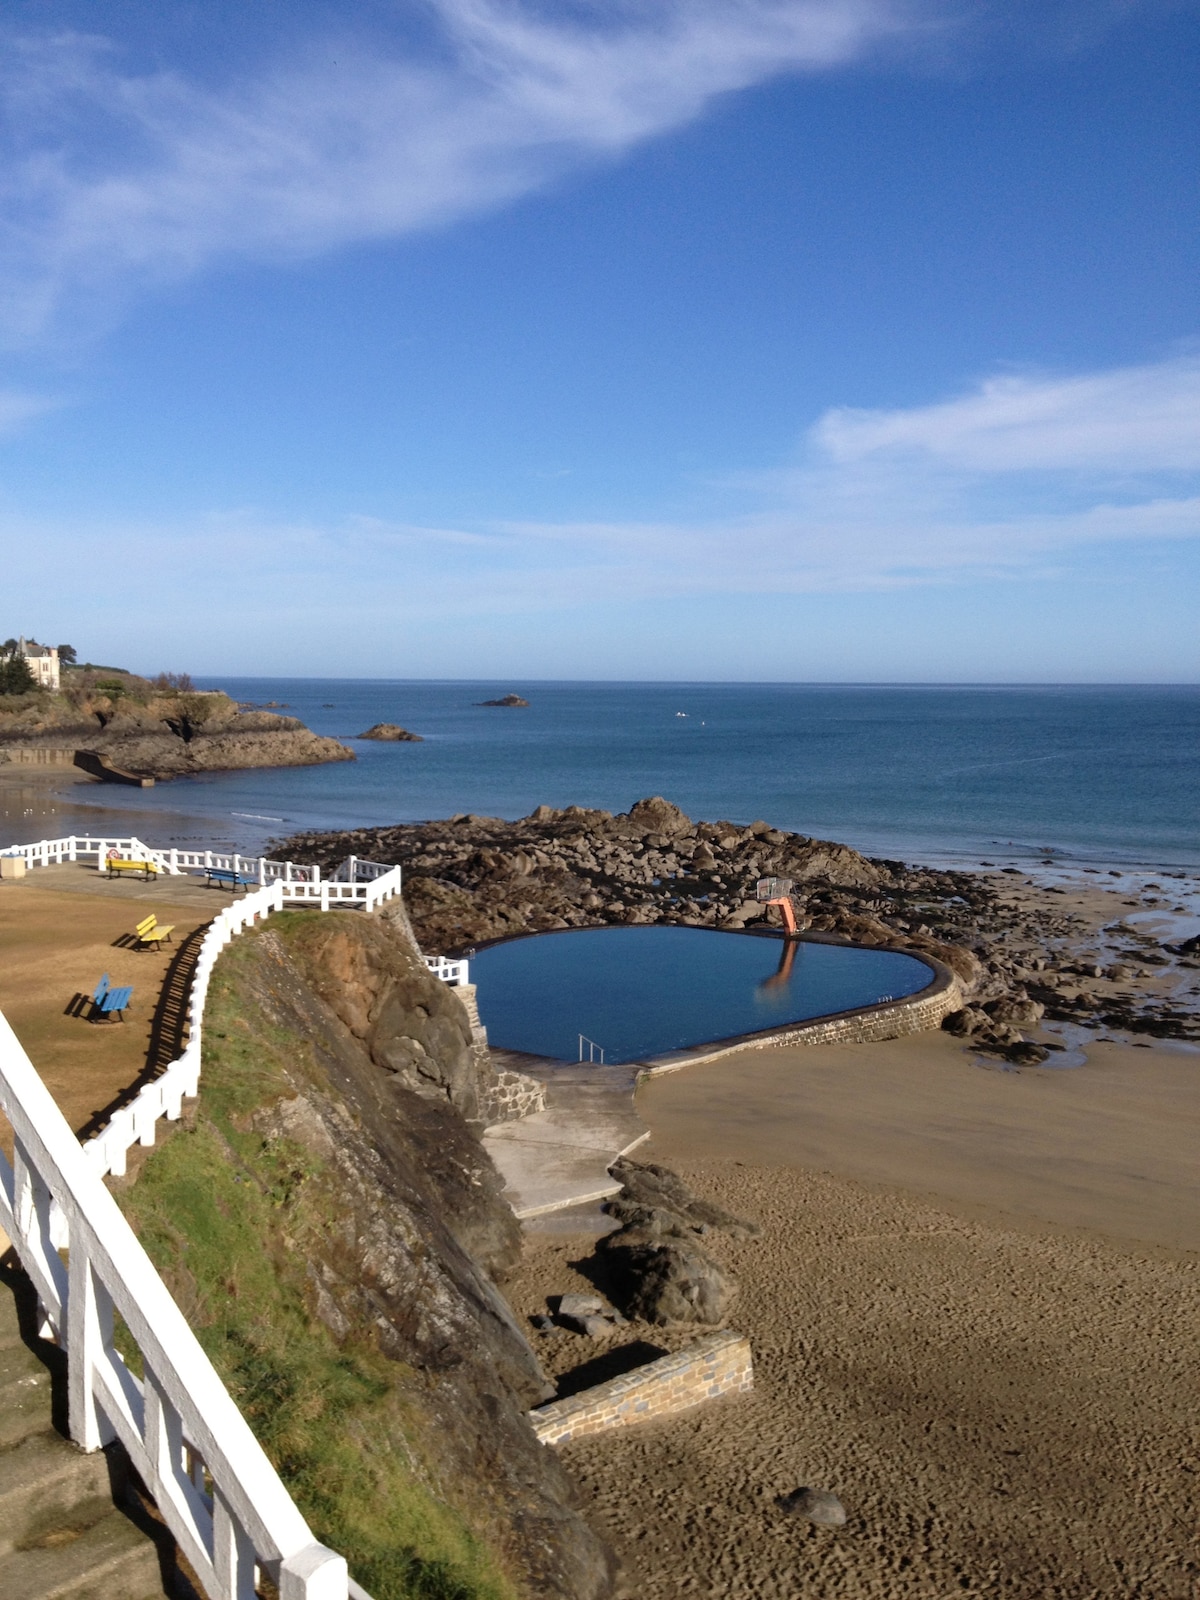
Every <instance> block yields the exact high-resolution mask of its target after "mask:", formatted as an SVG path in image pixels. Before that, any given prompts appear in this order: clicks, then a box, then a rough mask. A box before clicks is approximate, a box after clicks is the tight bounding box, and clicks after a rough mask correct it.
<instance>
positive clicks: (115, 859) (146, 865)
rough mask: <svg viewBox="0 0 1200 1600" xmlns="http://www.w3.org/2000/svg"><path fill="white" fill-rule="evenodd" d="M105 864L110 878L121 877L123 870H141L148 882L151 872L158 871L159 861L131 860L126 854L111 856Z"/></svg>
mask: <svg viewBox="0 0 1200 1600" xmlns="http://www.w3.org/2000/svg"><path fill="white" fill-rule="evenodd" d="M104 865H105V866H106V867H107V868H108V875H109V877H110V878H112V877H119V876H120V874H121V873H122V872H140V873H141V874H142V876H143V877H144V878H145V880H146V882H147V883H149V881H150V876H151V874H152V873H156V872H157V871H158V862H157V861H131V860H128V859H127V858H126V857H125V856H109V857H108V858H107V860H106V861H105V863H104Z"/></svg>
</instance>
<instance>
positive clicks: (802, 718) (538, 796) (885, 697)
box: [3, 677, 1200, 879]
mask: <svg viewBox="0 0 1200 1600" xmlns="http://www.w3.org/2000/svg"><path fill="white" fill-rule="evenodd" d="M197 686H198V687H204V688H214V689H215V688H220V689H224V690H226V691H227V692H228V693H229V694H231V695H232V696H234V697H235V698H236V699H237V700H239V701H242V702H244V703H246V704H250V705H254V706H264V705H271V706H272V707H273V708H275V709H279V710H281V711H284V712H286V713H287V714H290V715H292V716H296V717H299V718H301V719H302V721H304V722H305V723H306V724H307V725H308V726H309V727H310V728H312V729H314V730H315V731H316V732H318V733H324V734H332V735H334V736H336V737H337V738H339V739H343V740H345V741H346V742H347V743H348V744H349V745H350V746H351V748H352V749H353V750H354V752H355V756H356V760H355V761H353V762H345V763H337V764H334V765H329V766H320V767H301V768H275V769H266V770H256V771H249V772H232V773H212V774H206V775H204V776H200V777H196V778H187V779H180V780H176V781H174V782H171V783H162V784H159V785H157V786H156V787H155V788H153V789H148V790H134V789H118V788H115V787H113V788H109V787H107V786H104V787H101V786H96V787H91V786H87V787H84V786H75V787H74V788H73V789H63V790H62V791H61V792H60V793H59V794H58V795H57V796H55V797H54V798H53V799H50V800H49V801H48V805H49V807H50V811H49V813H47V804H46V803H42V802H39V803H38V805H37V806H30V807H29V808H27V810H26V815H25V816H21V815H18V814H17V813H18V812H20V810H21V807H20V806H19V805H17V804H15V802H14V801H12V800H10V801H9V802H8V814H7V815H6V816H5V817H4V818H3V822H4V829H5V833H6V835H7V836H8V839H7V842H12V843H16V842H23V838H22V829H24V832H25V833H28V834H29V836H30V837H31V838H33V837H44V836H47V835H48V834H53V833H66V832H77V833H82V832H85V831H89V832H90V831H125V830H128V831H132V832H136V833H138V834H139V835H140V836H141V837H144V838H145V839H147V840H148V841H149V842H151V843H155V844H163V845H169V844H180V845H182V844H192V843H194V842H196V841H207V842H209V843H211V844H212V845H213V846H214V847H216V846H218V845H223V846H230V845H232V846H236V847H237V848H239V849H241V850H243V851H244V852H246V853H247V854H258V853H260V852H261V851H262V850H263V849H264V848H265V847H266V845H267V843H268V841H269V840H271V839H276V838H280V837H283V836H285V835H287V834H290V833H295V832H300V831H308V830H312V829H326V828H350V827H357V826H369V825H376V824H387V823H396V822H413V821H419V820H423V819H428V818H434V817H448V816H451V815H454V814H456V813H464V812H473V813H476V814H479V815H485V816H495V817H506V818H515V817H520V816H524V815H527V814H528V813H529V812H530V811H532V810H533V809H534V808H535V807H536V806H538V805H543V804H545V805H551V806H555V807H561V806H568V805H582V806H597V807H603V808H604V809H606V810H609V811H625V810H627V809H628V808H629V807H630V806H631V805H632V804H633V803H634V801H636V800H638V799H640V798H641V797H642V796H645V795H652V794H659V795H663V796H665V797H666V798H667V799H669V800H672V801H674V802H675V804H676V805H679V806H681V807H682V808H683V810H684V811H686V812H687V813H688V814H689V815H690V816H692V817H693V818H705V819H709V820H716V819H718V818H728V819H729V820H731V821H734V822H738V823H743V824H744V823H749V822H752V821H755V820H758V819H760V818H761V819H762V820H764V821H766V822H768V823H770V824H772V825H773V826H775V827H778V828H785V829H789V830H796V831H799V832H802V833H805V834H811V835H815V836H817V837H821V838H827V839H837V840H840V841H843V842H844V843H846V844H850V845H852V846H854V847H855V848H856V849H858V850H861V851H864V852H866V853H867V854H869V855H875V856H884V857H888V858H892V859H899V860H904V861H909V862H924V863H927V864H930V865H950V864H961V865H969V866H975V865H977V864H979V863H980V862H987V863H991V864H995V865H997V866H1005V865H1018V866H1022V867H1027V866H1031V865H1035V864H1043V865H1045V864H1050V863H1056V864H1060V865H1062V866H1074V867H1076V868H1079V867H1084V868H1086V867H1088V866H1093V867H1097V868H1099V867H1110V866H1115V867H1117V868H1122V867H1135V868H1147V869H1152V870H1156V871H1164V872H1165V871H1168V870H1170V871H1174V872H1184V873H1186V874H1187V876H1188V877H1189V879H1190V878H1193V877H1194V876H1195V875H1196V873H1197V869H1200V687H1197V686H1119V685H1118V686H1082V687H1081V686H1075V685H1068V686H1064V685H1053V684H1051V685H1044V686H1020V687H1008V686H994V685H975V684H963V685H894V686H893V685H882V686H881V685H870V684H864V685H859V684H728V683H572V682H541V681H538V682H521V681H519V680H512V679H505V680H503V681H500V682H462V681H445V682H435V681H424V680H421V681H410V680H396V679H344V678H228V677H222V678H211V679H200V680H197ZM509 693H516V694H518V695H520V696H522V697H523V698H524V699H526V700H528V702H529V704H528V706H527V707H520V708H502V707H493V706H485V705H483V704H481V702H483V701H485V700H492V699H497V698H499V697H501V696H502V695H505V694H509ZM376 722H396V723H399V724H400V725H401V726H403V727H405V728H408V729H410V730H411V731H412V732H414V733H417V734H420V736H421V742H420V743H411V744H410V743H401V744H377V743H371V742H368V741H363V740H361V739H359V738H358V735H359V734H361V733H362V732H363V731H365V730H366V729H367V728H369V727H370V726H371V725H372V724H373V723H376Z"/></svg>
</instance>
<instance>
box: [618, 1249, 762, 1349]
mask: <svg viewBox="0 0 1200 1600" xmlns="http://www.w3.org/2000/svg"><path fill="white" fill-rule="evenodd" d="M620 1239H621V1236H620V1234H610V1235H609V1236H608V1238H607V1239H605V1240H603V1241H602V1243H603V1244H604V1246H605V1249H604V1259H605V1264H606V1266H607V1267H608V1268H609V1270H610V1272H611V1275H612V1279H613V1282H614V1293H619V1295H620V1298H621V1301H622V1303H623V1305H624V1308H625V1312H626V1314H627V1315H628V1316H630V1317H636V1318H639V1319H640V1320H641V1321H643V1322H654V1323H658V1324H660V1325H665V1324H668V1323H699V1324H700V1325H702V1326H705V1327H715V1326H716V1325H717V1324H718V1323H720V1322H721V1321H722V1320H723V1318H724V1316H725V1312H726V1310H727V1309H728V1306H729V1302H730V1300H731V1299H732V1298H733V1285H732V1283H731V1282H730V1280H729V1278H728V1277H727V1276H726V1274H725V1271H724V1269H723V1268H722V1267H721V1266H720V1264H719V1263H718V1262H716V1261H714V1260H713V1258H712V1257H711V1256H710V1255H709V1254H708V1252H707V1251H706V1250H702V1249H701V1248H700V1246H699V1245H697V1244H687V1243H684V1242H683V1241H682V1240H678V1241H677V1240H671V1241H669V1242H666V1243H661V1244H654V1243H648V1242H647V1243H632V1244H631V1243H621V1242H619V1241H620ZM613 1241H618V1242H616V1243H614V1242H613Z"/></svg>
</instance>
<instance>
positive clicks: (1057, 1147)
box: [637, 1033, 1200, 1251]
mask: <svg viewBox="0 0 1200 1600" xmlns="http://www.w3.org/2000/svg"><path fill="white" fill-rule="evenodd" d="M1086 1055H1087V1060H1086V1062H1085V1064H1084V1065H1083V1066H1080V1067H1076V1068H1060V1067H1055V1066H1049V1065H1048V1066H1044V1067H1024V1068H1021V1069H1020V1070H1013V1069H1011V1068H1008V1067H1006V1066H1004V1065H1002V1064H1001V1063H1000V1062H998V1061H996V1060H990V1061H988V1062H987V1064H986V1065H983V1064H980V1063H981V1062H982V1061H983V1059H984V1058H981V1057H977V1056H976V1055H975V1054H974V1053H973V1052H972V1051H971V1050H969V1049H967V1048H965V1047H964V1046H963V1045H962V1044H960V1043H959V1042H958V1041H956V1040H954V1039H952V1038H951V1037H950V1036H949V1035H948V1034H944V1033H927V1034H918V1035H916V1036H914V1037H912V1038H909V1039H894V1040H890V1041H889V1042H888V1043H886V1044H882V1045H878V1044H877V1045H830V1046H824V1047H814V1048H809V1049H785V1050H754V1051H744V1052H742V1053H741V1054H739V1055H735V1056H730V1057H728V1058H726V1059H725V1060H723V1061H721V1060H718V1061H714V1062H713V1063H711V1065H708V1066H700V1067H693V1068H689V1069H687V1070H686V1071H685V1072H682V1073H678V1074H674V1075H672V1076H670V1077H663V1078H653V1079H651V1080H650V1081H649V1082H648V1083H645V1084H643V1085H642V1087H641V1089H640V1090H639V1091H638V1096H637V1106H638V1111H639V1112H640V1114H641V1116H642V1118H643V1119H644V1120H645V1122H646V1123H647V1124H648V1126H649V1127H650V1128H651V1129H653V1140H652V1147H653V1150H654V1151H655V1152H656V1154H655V1156H654V1159H656V1160H660V1161H664V1162H666V1163H667V1164H668V1165H670V1164H672V1163H673V1162H685V1163H694V1162H697V1161H706V1160H714V1159H715V1160H727V1161H741V1162H747V1163H754V1164H756V1165H759V1166H768V1167H788V1168H795V1169H801V1170H816V1171H825V1172H831V1173H836V1174H838V1175H839V1176H841V1177H850V1178H855V1179H858V1180H860V1181H861V1182H864V1183H871V1184H881V1185H888V1186H892V1187H895V1188H898V1189H904V1190H905V1191H907V1192H908V1193H911V1194H917V1195H925V1196H928V1197H931V1198H934V1199H936V1200H937V1201H938V1202H939V1203H941V1204H948V1205H952V1206H955V1207H957V1208H959V1209H961V1210H962V1211H963V1212H964V1214H967V1215H971V1216H984V1217H987V1216H991V1217H995V1218H998V1219H999V1220H1002V1221H1004V1222H1005V1223H1007V1224H1018V1225H1019V1224H1033V1225H1038V1224H1048V1225H1050V1226H1052V1227H1060V1228H1072V1229H1073V1228H1086V1229H1092V1230H1094V1231H1096V1232H1097V1233H1100V1234H1103V1235H1105V1236H1107V1237H1111V1238H1119V1239H1125V1240H1131V1241H1135V1242H1139V1241H1140V1242H1144V1243H1147V1244H1150V1245H1161V1246H1164V1247H1166V1248H1168V1249H1172V1250H1194V1251H1200V1184H1198V1182H1197V1178H1198V1156H1197V1152H1198V1151H1200V1050H1198V1049H1196V1048H1195V1047H1189V1046H1186V1045H1179V1044H1162V1043H1155V1044H1154V1045H1153V1046H1151V1047H1148V1048H1143V1047H1140V1046H1138V1045H1127V1044H1090V1043H1089V1044H1088V1046H1087V1048H1086ZM1052 1059H1053V1058H1052Z"/></svg>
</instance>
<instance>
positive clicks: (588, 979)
mask: <svg viewBox="0 0 1200 1600" xmlns="http://www.w3.org/2000/svg"><path fill="white" fill-rule="evenodd" d="M471 978H472V981H473V982H474V983H475V984H476V985H477V986H478V999H479V1014H480V1017H481V1019H482V1021H483V1023H484V1025H485V1027H486V1028H487V1030H488V1039H489V1041H490V1043H492V1044H493V1045H496V1046H498V1047H499V1048H500V1049H504V1050H525V1051H528V1052H529V1053H530V1054H531V1055H540V1056H551V1057H554V1058H557V1059H558V1060H564V1061H574V1060H576V1059H578V1053H579V1035H580V1034H581V1033H582V1034H586V1035H587V1036H588V1038H590V1039H593V1040H595V1041H596V1043H597V1044H598V1045H600V1046H602V1047H603V1050H604V1059H605V1060H606V1061H641V1060H644V1059H646V1058H647V1057H649V1056H657V1055H662V1054H665V1053H666V1052H667V1051H671V1050H683V1049H687V1048H688V1047H690V1046H692V1045H697V1044H704V1043H707V1042H708V1041H709V1040H713V1039H728V1038H732V1037H733V1036H735V1035H737V1034H742V1033H755V1032H757V1031H758V1030H759V1029H762V1028H774V1027H779V1026H781V1025H782V1024H784V1023H788V1022H802V1021H807V1020H808V1019H809V1018H811V1017H820V1016H826V1015H828V1014H829V1013H831V1012H835V1011H849V1010H852V1009H853V1008H855V1007H856V1006H865V1005H872V1004H874V1003H875V1002H876V1001H878V1000H882V999H884V998H885V997H890V998H892V999H899V998H901V997H902V996H903V995H909V994H915V993H916V992H917V991H918V990H920V989H924V988H925V987H927V985H928V984H929V983H931V982H932V973H931V971H930V969H929V967H927V966H926V965H925V963H924V962H923V961H918V960H917V959H916V958H915V957H914V956H906V955H899V954H897V953H896V952H895V951H892V950H858V949H849V948H847V947H846V946H844V945H827V944H808V943H805V942H798V943H794V944H792V945H790V946H788V945H785V943H784V941H783V940H782V939H776V938H763V937H761V936H755V935H748V934H739V933H716V932H710V931H709V930H708V929H705V928H663V927H649V928H573V929H571V930H569V931H567V932H564V933H542V934H533V935H531V936H530V937H529V938H525V939H509V940H507V941H505V943H503V944H495V945H491V946H490V947H488V948H487V949H485V950H480V951H478V952H477V953H476V955H475V956H474V957H473V959H472V961H471Z"/></svg>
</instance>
